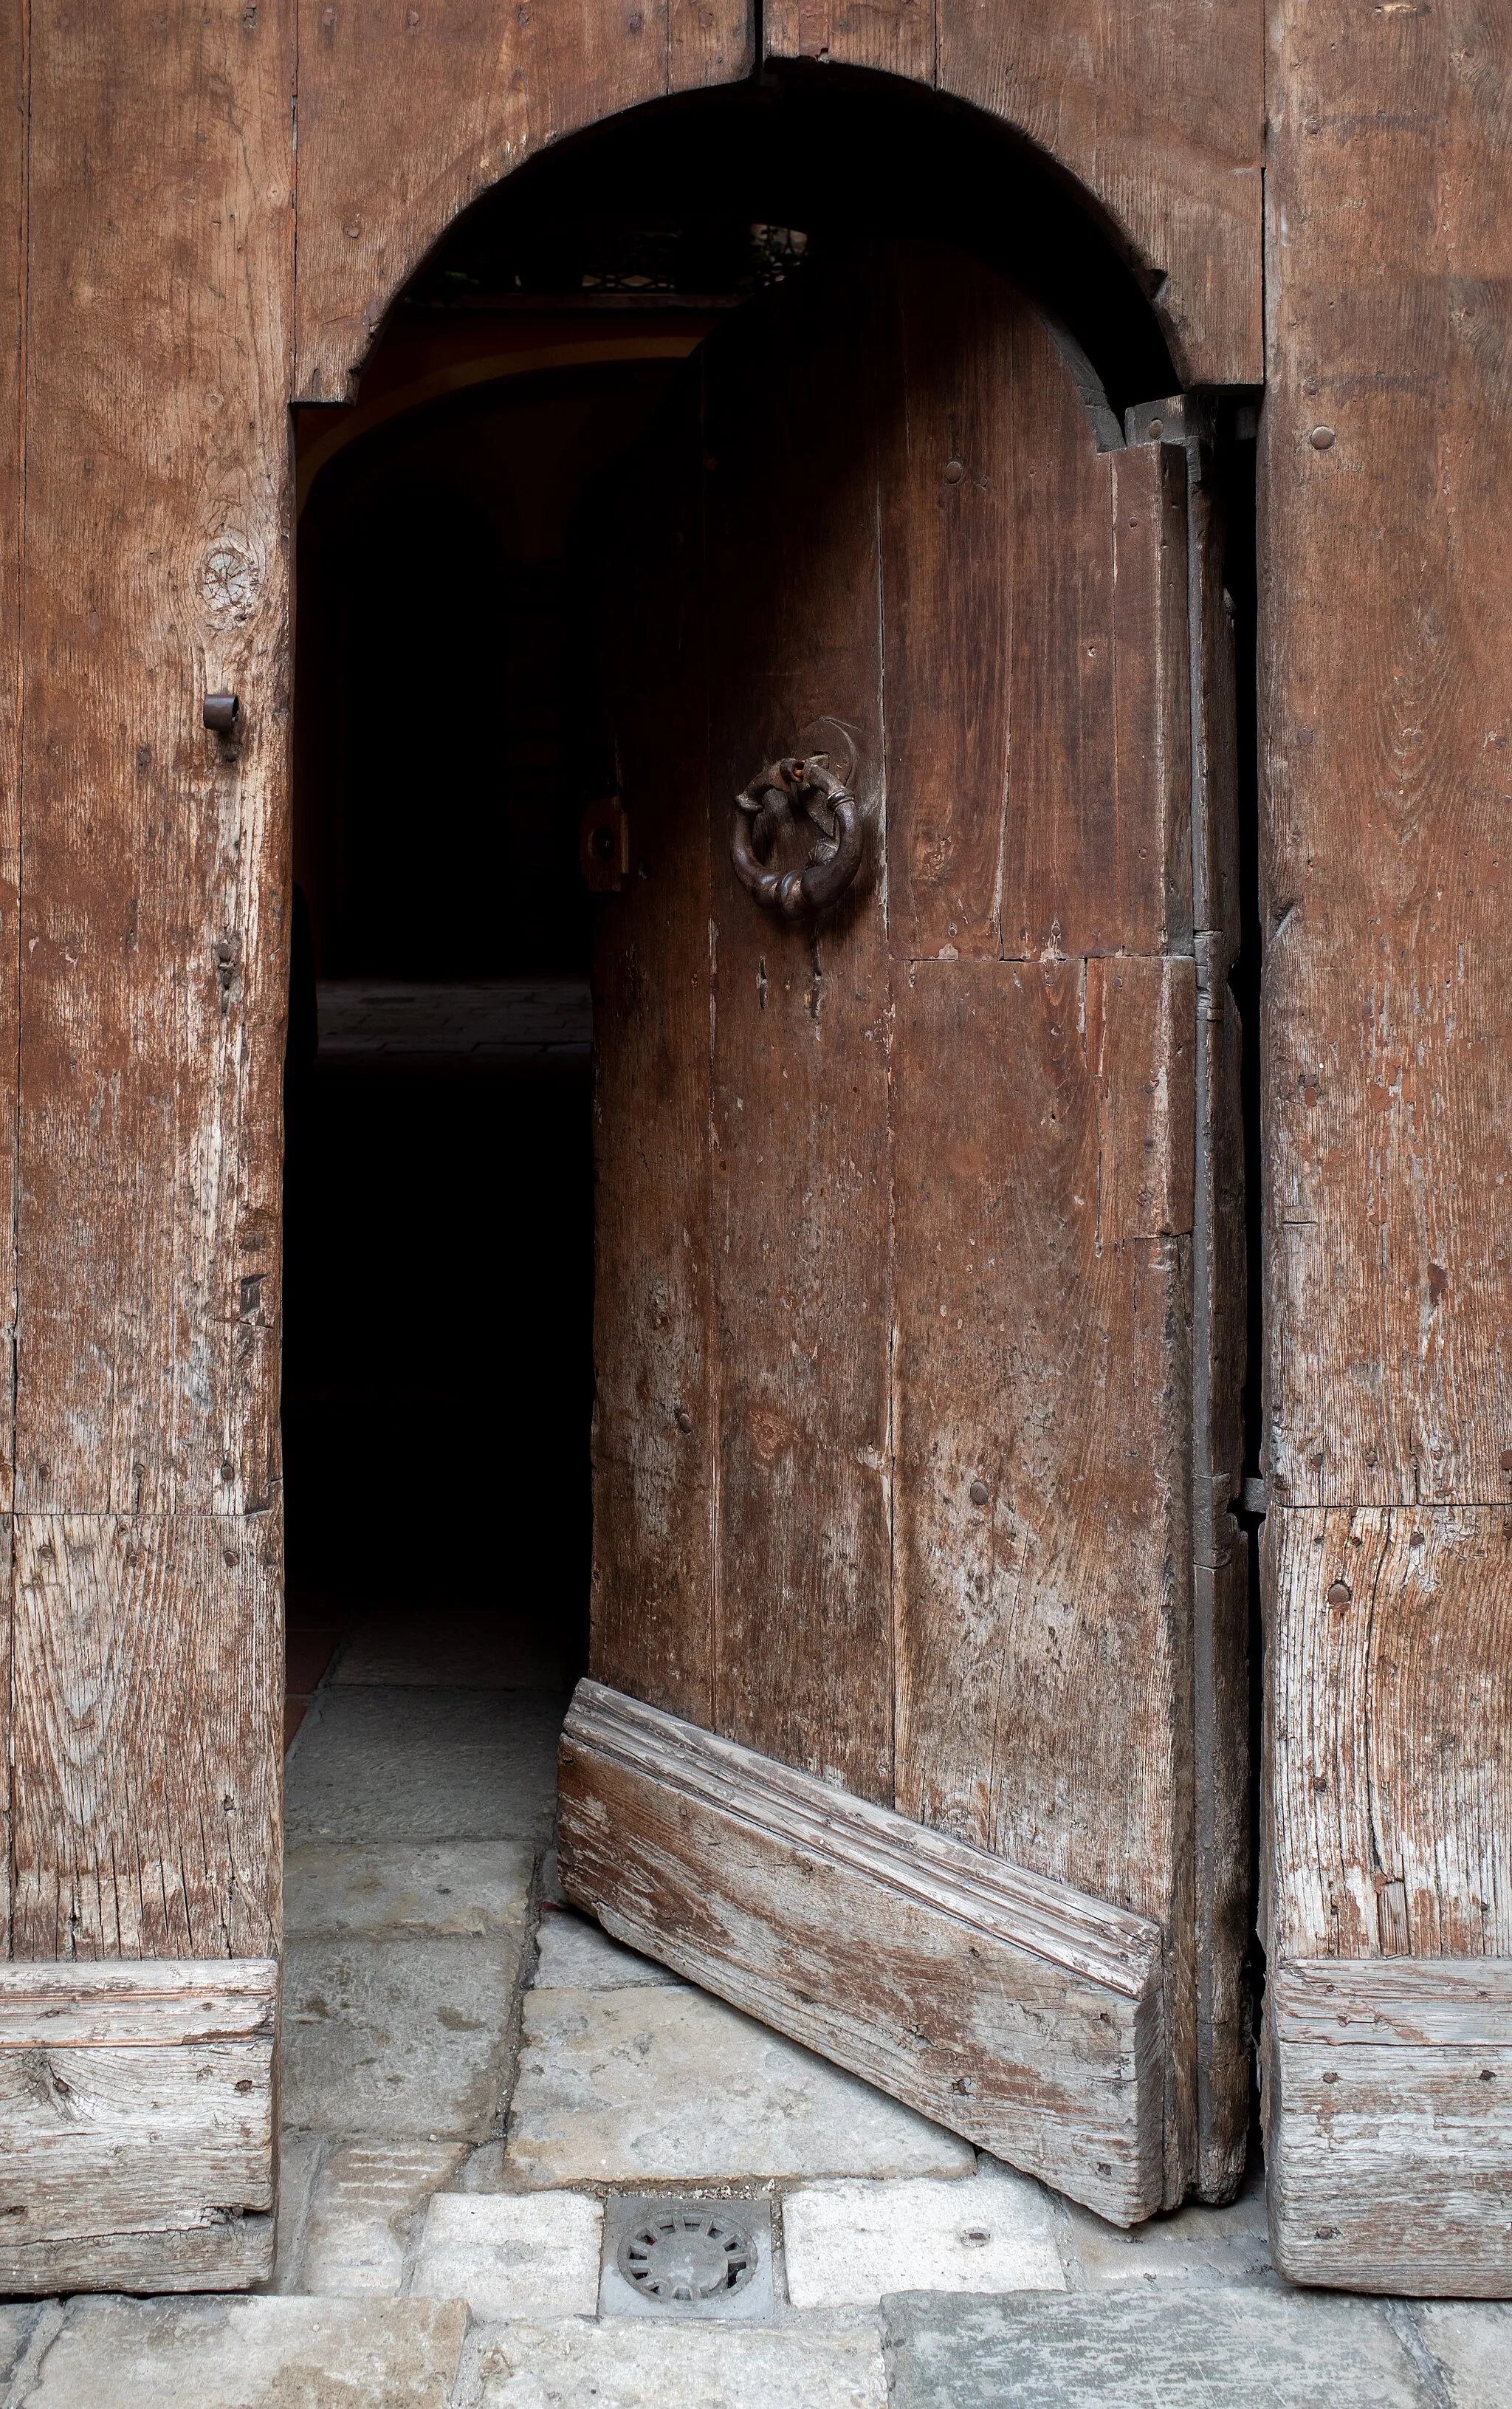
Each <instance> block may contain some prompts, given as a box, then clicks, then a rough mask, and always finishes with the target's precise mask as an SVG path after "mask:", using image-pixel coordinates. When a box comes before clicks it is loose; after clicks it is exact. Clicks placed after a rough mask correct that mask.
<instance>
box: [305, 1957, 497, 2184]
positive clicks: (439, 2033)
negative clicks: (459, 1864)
mask: <svg viewBox="0 0 1512 2409" xmlns="http://www.w3.org/2000/svg"><path fill="white" fill-rule="evenodd" d="M520 1946H521V1944H520V1942H519V1941H518V1940H516V1939H515V1938H514V1937H513V1936H512V1935H510V1934H508V1933H493V1934H490V1935H489V1937H488V1938H487V1939H486V1940H299V1941H295V1943H294V1945H293V1946H292V1948H291V1949H290V1950H289V1952H288V1955H287V1957H286V1959H285V1961H284V1994H283V2024H282V2050H281V2074H282V2085H283V2091H282V2105H283V2116H284V2121H285V2122H286V2123H287V2124H289V2125H291V2126H295V2127H296V2128H300V2129H302V2130H306V2131H310V2130H313V2131H318V2132H326V2133H339V2134H341V2135H343V2136H364V2137H371V2138H378V2137H380V2136H382V2137H386V2138H388V2139H391V2140H412V2139H417V2138H418V2139H421V2140H431V2141H434V2140H437V2139H439V2138H443V2137H447V2138H450V2137H457V2138H461V2139H468V2140H473V2141H480V2142H481V2141H482V2140H484V2139H485V2138H486V2135H487V2133H488V2129H489V2127H490V2124H491V2122H492V2120H493V2117H494V2115H495V2113H496V2111H497V2104H498V2100H499V2096H500V2084H501V2082H502V2078H503V2056H504V2048H505V2039H506V2027H507V2022H508V2018H509V2012H510V2002H511V1997H512V1993H513V1985H514V1982H515V1978H516V1974H517V1971H518V1968H519V1960H520Z"/></svg>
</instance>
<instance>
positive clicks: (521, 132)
mask: <svg viewBox="0 0 1512 2409" xmlns="http://www.w3.org/2000/svg"><path fill="white" fill-rule="evenodd" d="M296 5H297V7H298V9H299V289H298V305H297V326H298V333H297V362H296V368H295V394H296V396H297V397H298V398H299V399H300V400H302V401H340V400H343V399H346V398H349V397H350V394H351V391H352V388H353V381H354V378H355V375H356V372H357V370H358V368H360V366H361V364H362V361H363V359H364V357H365V355H366V353H367V349H368V347H369V345H370V343H371V341H372V339H373V337H374V335H375V334H376V332H377V330H378V327H379V325H381V324H382V320H383V318H384V316H385V314H386V312H387V310H388V308H389V305H390V303H391V302H392V301H393V299H394V297H395V296H396V294H397V293H398V291H399V289H400V287H401V286H402V285H403V284H404V283H405V282H406V281H408V279H409V278H410V276H411V275H412V274H413V273H414V270H415V269H416V267H418V266H419V265H420V262H421V261H422V259H423V258H424V257H425V253H426V252H427V251H429V249H430V247H431V245H432V244H433V243H434V242H435V240H436V238H437V237H438V236H439V234H441V233H442V232H443V231H444V229H445V228H446V227H447V226H448V225H450V224H451V223H452V222H453V220H454V218H456V217H457V216H459V215H460V213H461V211H462V210H463V209H466V208H467V206H468V202H469V201H473V200H475V199H476V198H477V196H478V195H479V194H480V193H482V192H484V191H486V189H487V187H488V186H489V185H490V184H493V183H497V181H498V180H499V178H500V177H501V176H505V175H507V174H508V173H509V171H510V170H511V168H512V167H517V166H519V165H520V164H521V162H522V161H523V160H525V159H526V158H527V157H529V155H530V154H531V152H532V151H538V150H540V149H541V148H542V147H543V146H544V145H546V144H548V143H551V142H554V141H556V140H558V139H559V138H560V137H562V136H563V135H565V134H570V133H572V132H573V131H575V130H576V129H577V128H578V127H580V126H583V125H588V124H592V123H594V122H595V121H596V120H598V119H600V118H605V117H612V116H613V115H614V114H615V113H616V111H618V110H620V109H625V108H635V107H636V106H638V104H640V103H641V102H644V101H649V100H659V99H661V98H662V97H663V96H664V95H665V94H670V93H674V92H688V91H693V90H697V89H698V88H699V87H700V86H702V85H705V84H712V83H734V82H739V81H740V79H742V77H744V76H746V75H748V74H749V73H750V71H751V68H752V65H753V64H754V59H755V50H754V35H753V22H754V21H753V14H752V10H751V7H750V5H749V0H648V5H640V0H637V5H635V6H630V7H617V6H608V7H606V6H605V5H603V0H533V5H531V6H529V7H508V8H502V9H501V8H500V7H497V5H496V0H434V5H432V6H430V7H425V8H424V9H419V8H413V9H409V10H406V11H403V12H400V11H397V10H396V9H394V8H392V7H388V6H387V5H386V0H340V5H339V6H335V5H331V0H296ZM377 126H382V128H383V129H384V131H383V136H382V139H381V140H376V139H375V138H374V129H375V127H377Z"/></svg>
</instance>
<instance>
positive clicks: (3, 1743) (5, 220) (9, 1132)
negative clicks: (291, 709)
mask: <svg viewBox="0 0 1512 2409" xmlns="http://www.w3.org/2000/svg"><path fill="white" fill-rule="evenodd" d="M28 34H29V27H28V24H27V20H26V16H25V13H24V12H23V11H22V10H21V9H10V10H8V11H7V13H6V15H5V18H4V20H3V22H0V129H3V130H0V246H3V253H0V263H3V264H0V1765H4V1766H6V1767H7V1772H6V1773H5V1774H4V1775H3V1776H0V1956H3V1955H5V1953H6V1951H7V1948H8V1945H9V1929H10V1862H9V1858H10V1852H9V1845H8V1839H9V1826H10V1782H9V1774H8V1765H9V1725H10V1528H9V1523H8V1521H7V1520H5V1519H4V1518H6V1517H7V1516H8V1513H9V1509H10V1506H11V1501H12V1494H13V1491H14V1479H15V1428H14V1414H15V1366H16V1256H15V1204H16V1198H15V1183H16V1167H17V1166H16V1111H17V1100H16V1044H17V1017H16V1016H17V999H18V990H19V972H20V965H19V959H18V948H19V945H20V916H19V913H18V909H17V902H18V886H19V879H20V847H21V717H20V702H21V564H22V538H23V532H24V517H23V510H22V499H23V488H22V461H23V457H24V449H25V421H26V409H25V377H24V351H23V345H22V333H23V329H24V326H25V323H26V100H27V42H28Z"/></svg>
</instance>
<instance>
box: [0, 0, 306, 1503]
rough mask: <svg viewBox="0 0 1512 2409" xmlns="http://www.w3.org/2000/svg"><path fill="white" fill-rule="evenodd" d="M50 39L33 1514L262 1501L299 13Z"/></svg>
mask: <svg viewBox="0 0 1512 2409" xmlns="http://www.w3.org/2000/svg"><path fill="white" fill-rule="evenodd" d="M32 29H33V43H32V58H31V118H30V123H31V137H30V161H31V168H30V174H31V201H30V209H31V223H30V252H29V256H30V281H29V289H28V305H27V306H28V322H27V368H26V396H27V400H26V407H27V426H28V436H27V456H26V525H27V547H26V558H25V569H24V584H23V595H22V603H23V611H24V624H25V628H26V658H25V663H24V676H23V702H24V713H25V717H24V732H23V777H24V799H25V803H24V808H25V844H24V858H25V877H24V882H23V894H22V945H21V964H22V987H21V998H22V1001H21V1058H20V1060H21V1093H22V1121H21V1140H20V1145H21V1160H22V1166H23V1177H22V1193H21V1199H20V1212H19V1222H18V1230H19V1267H18V1277H19V1285H20V1294H21V1301H22V1322H23V1330H24V1336H23V1339H22V1346H21V1350H20V1363H19V1372H18V1395H17V1415H18V1434H17V1454H18V1467H17V1504H18V1507H21V1508H24V1509H25V1510H27V1511H30V1512H37V1513H43V1514H49V1513H54V1512H67V1513H126V1514H161V1513H169V1512H191V1513H196V1514H203V1513H206V1512H209V1511H210V1510H212V1509H214V1510H218V1511H223V1512H225V1511H231V1512H236V1511H239V1510H242V1509H243V1508H244V1507H257V1506H261V1505H266V1503H267V1501H268V1498H269V1496H270V1495H271V1492H272V1484H273V1479H274V1474H275V1464H276V1451H277V1435H276V1434H277V1379H278V1360H277V1319H278V1283H279V1215H280V1209H281V1195H280V1148H281V1135H280V1132H281V1099H280V1081H281V1067H282V1032H283V1015H284V986H285V976H286V965H285V950H286V931H285V928H284V880H285V875H286V868H285V850H286V829H285V825H284V823H285V818H286V812H285V804H284V771H285V752H286V734H287V711H288V691H287V684H288V660H287V637H288V605H287V584H288V567H289V563H288V535H289V528H288V487H289V440H288V433H287V428H286V425H285V421H284V404H285V399H286V397H287V394H288V391H289V368H290V350H289V303H290V292H291V279H292V270H293V224H294V213H293V209H292V207H291V176H292V172H293V162H292V155H291V120H290V102H291V94H292V90H293V24H292V19H291V11H290V8H289V7H288V6H286V5H285V0H273V5H272V6H265V7H261V8H259V9H256V10H253V9H246V8H239V7H231V6H227V5H216V6H214V7H210V8H208V9H206V10H203V11H201V12H198V13H196V14H194V15H193V16H189V17H185V16H182V15H179V14H169V15H166V16H152V15H151V14H149V13H143V12H140V11H138V12H137V14H136V15H135V16H134V17H133V20H132V28H131V31H130V34H129V36H128V35H126V34H125V33H124V32H123V29H122V26H121V24H120V23H119V22H117V21H116V20H115V19H114V18H113V17H108V16H103V15H101V16H94V17H91V18H89V19H87V20H86V19H84V18H79V17H75V16H71V15H64V16H62V17H60V16H57V15H56V14H49V13H48V12H46V11H43V12H34V15H33V20H32ZM85 150H87V152H88V157H89V163H90V165H89V175H88V178H87V180H81V177H80V168H79V161H80V157H81V155H82V154H83V152H84V151H85ZM217 688H224V689H227V690H229V691H232V692H235V693H238V694H239V696H240V698H241V704H242V724H243V728H244V734H243V736H242V737H241V739H240V741H239V744H238V748H237V749H235V751H233V750H232V749H231V748H227V747H223V746H221V745H220V744H219V743H218V742H217V740H216V739H215V738H214V737H213V736H211V735H209V734H208V733H207V731H206V730H205V728H204V727H203V726H202V725H201V705H202V700H203V697H204V695H205V693H206V691H207V690H213V689H217Z"/></svg>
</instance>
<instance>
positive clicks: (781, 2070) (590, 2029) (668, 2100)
mask: <svg viewBox="0 0 1512 2409" xmlns="http://www.w3.org/2000/svg"><path fill="white" fill-rule="evenodd" d="M505 2158H506V2164H507V2166H508V2167H509V2169H510V2170H511V2172H512V2173H513V2174H514V2175H515V2176H516V2177H517V2179H518V2180H519V2181H521V2182H523V2183H525V2184H527V2185H531V2186H540V2187H541V2188H555V2187H556V2186H558V2185H565V2184H577V2183H617V2184H624V2185H635V2187H636V2188H637V2189H639V2188H641V2185H643V2184H645V2183H646V2182H648V2181H649V2182H654V2183H688V2182H694V2183H721V2182H732V2181H739V2180H741V2179H742V2178H745V2177H758V2178H759V2177H763V2176H785V2175H850V2174H862V2175H911V2174H939V2175H970V2174H974V2172H975V2169H976V2157H975V2153H974V2152H973V2151H972V2149H970V2148H969V2147H968V2145H967V2143H966V2142H962V2141H958V2139H957V2138H956V2136H955V2135H954V2134H951V2133H946V2132H944V2131H943V2130H942V2128H940V2127H939V2126H938V2125H931V2124H929V2122H927V2120H926V2119H925V2118H924V2117H922V2116H915V2115H914V2113H913V2111H912V2109H908V2108H900V2106H899V2105H898V2103H897V2101H896V2100H893V2099H886V2098H885V2097H884V2096H883V2094H882V2093H881V2092H880V2091H874V2090H872V2088H871V2085H870V2084H866V2083H861V2082H858V2081H857V2078H856V2077H855V2076H854V2075H850V2074H842V2072H841V2071H840V2070H839V2069H838V2068H837V2067H833V2066H829V2065H828V2064H827V2063H826V2062H825V2060H824V2059H823V2058H819V2057H815V2056H813V2055H812V2054H811V2053H810V2052H809V2051H808V2050H806V2049H800V2048H799V2046H798V2044H797V2043H796V2042H794V2041H784V2040H782V2039H781V2038H780V2037H779V2036H778V2035H777V2034H776V2033H773V2032H770V2031H769V2030H768V2029H767V2027H765V2026H764V2025H758V2024H755V2023H753V2022H752V2020H751V2019H750V2018H749V2017H748V2016H742V2015H741V2014H739V2013H738V2012H736V2010H735V2009H733V2008H729V2007H727V2006H726V2005H725V2004H724V2002H723V2001H722V2000H719V1999H713V1998H709V1997H708V1996H707V1995H706V1994H705V1993H703V1992H701V1991H695V1990H657V1989H636V1990H623V1991H621V1990H616V1991H581V1990H580V1991H528V1992H526V2000H525V2045H524V2047H523V2048H522V2050H521V2054H520V2070H519V2075H518V2079H517V2081H516V2084H515V2089H514V2099H513V2103H512V2107H511V2114H510V2126H509V2138H508V2142H507V2144H506V2151H505Z"/></svg>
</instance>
